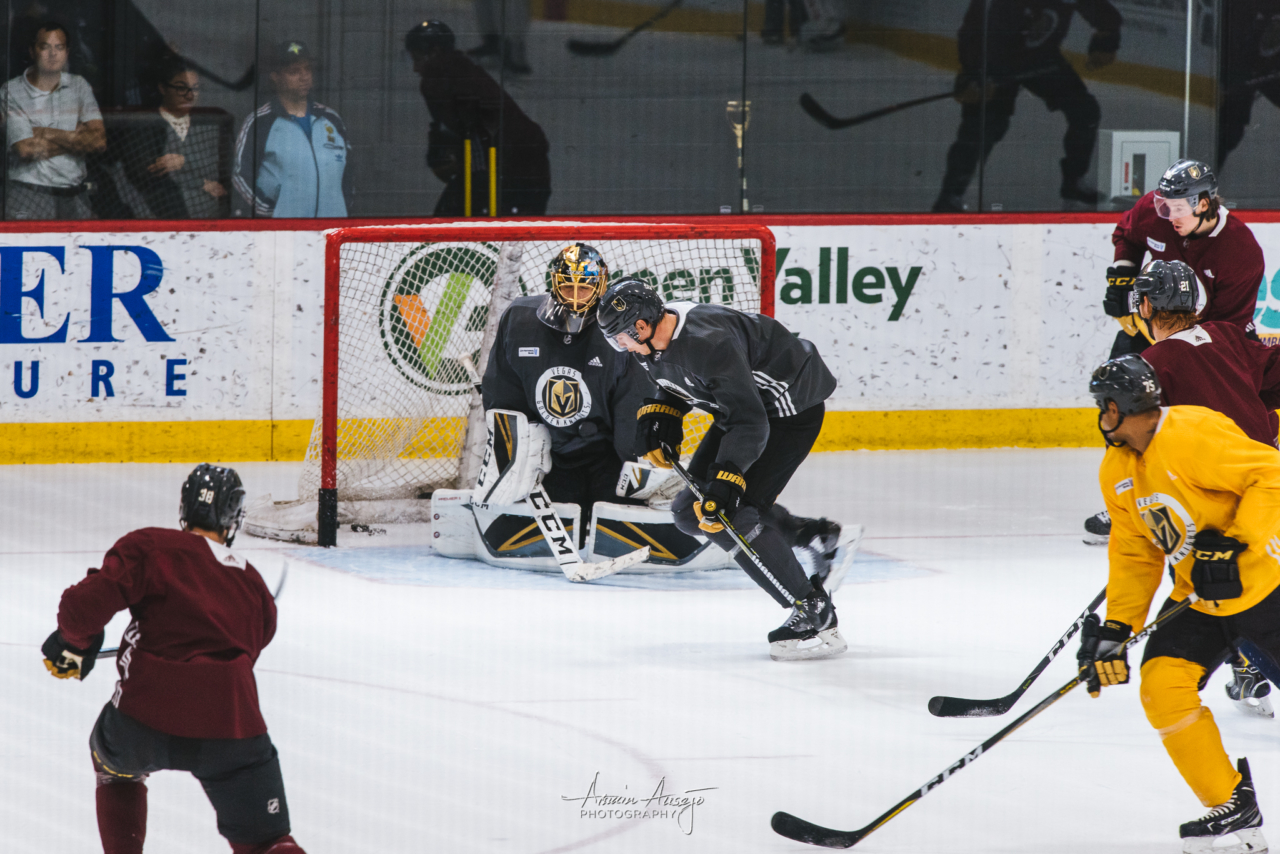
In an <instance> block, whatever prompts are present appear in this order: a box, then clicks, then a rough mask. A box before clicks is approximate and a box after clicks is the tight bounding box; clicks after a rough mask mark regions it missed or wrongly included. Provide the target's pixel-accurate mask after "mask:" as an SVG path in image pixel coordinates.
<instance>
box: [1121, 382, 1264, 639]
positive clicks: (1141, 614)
mask: <svg viewBox="0 0 1280 854" xmlns="http://www.w3.org/2000/svg"><path fill="white" fill-rule="evenodd" d="M1098 480H1099V483H1100V485H1101V487H1102V495H1103V497H1104V498H1105V499H1106V502H1107V510H1108V511H1109V512H1110V513H1111V540H1110V544H1109V546H1108V557H1109V558H1110V562H1111V575H1110V578H1109V580H1108V581H1107V619H1108V620H1118V621H1120V622H1122V623H1127V624H1128V625H1130V626H1131V627H1133V629H1134V630H1135V631H1136V630H1137V629H1138V628H1139V627H1140V626H1142V625H1143V624H1144V623H1146V619H1147V612H1148V611H1149V610H1150V607H1151V599H1152V597H1154V596H1155V593H1156V589H1157V588H1158V587H1159V586H1160V581H1161V579H1162V577H1163V574H1164V566H1165V561H1166V560H1167V561H1168V562H1169V564H1170V565H1172V566H1173V569H1174V576H1175V585H1174V591H1173V598H1174V599H1175V600H1178V601H1181V600H1182V599H1185V598H1186V597H1187V596H1188V595H1190V593H1191V592H1192V589H1193V588H1192V584H1191V567H1192V566H1193V565H1194V563H1195V558H1194V557H1192V550H1193V545H1194V542H1195V535H1196V533H1197V532H1199V531H1205V530H1210V529H1212V530H1216V531H1220V532H1222V533H1223V534H1226V535H1227V536H1228V537H1235V538H1236V539H1238V540H1240V541H1241V542H1242V543H1244V544H1245V545H1246V546H1247V547H1248V548H1247V549H1246V550H1245V551H1244V552H1242V553H1241V554H1240V557H1239V562H1240V579H1241V581H1242V582H1243V584H1244V594H1243V595H1242V596H1240V597H1239V598H1237V599H1224V600H1222V601H1217V602H1215V601H1201V602H1197V603H1195V604H1194V605H1192V607H1193V608H1195V609H1196V610H1197V611H1203V612H1204V613H1206V614H1215V615H1219V616H1228V615H1231V614H1238V613H1240V612H1241V611H1244V610H1246V609H1248V608H1251V607H1253V606H1254V605H1256V604H1258V602H1260V601H1262V599H1264V598H1265V597H1266V596H1267V594H1269V593H1271V591H1272V590H1274V589H1275V588H1276V586H1277V585H1280V451H1277V450H1276V449H1275V448H1273V447H1270V446H1268V445H1263V444H1262V443H1260V442H1255V441H1253V440H1252V439H1250V438H1248V437H1247V436H1245V435H1244V433H1243V432H1241V431H1240V428H1239V427H1237V426H1236V425H1235V422H1233V421H1232V420H1231V419H1230V418H1227V417H1226V416H1225V415H1223V414H1221V413H1219V412H1214V411H1213V410H1212V409H1206V408H1204V407H1203V406H1170V407H1167V408H1164V409H1162V410H1161V415H1160V422H1159V426H1158V427H1157V429H1156V434H1155V436H1154V437H1153V438H1152V440H1151V444H1150V445H1148V446H1147V450H1146V451H1145V452H1144V453H1141V454H1139V453H1138V452H1137V451H1134V450H1133V449H1132V448H1129V447H1123V448H1108V449H1107V455H1106V457H1104V458H1103V460H1102V468H1101V470H1099V472H1098Z"/></svg>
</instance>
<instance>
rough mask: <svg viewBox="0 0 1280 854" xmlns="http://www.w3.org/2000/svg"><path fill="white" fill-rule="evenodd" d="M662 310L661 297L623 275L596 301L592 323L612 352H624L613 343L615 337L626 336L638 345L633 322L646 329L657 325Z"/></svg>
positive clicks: (663, 308) (638, 340) (634, 279)
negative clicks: (643, 324) (647, 325)
mask: <svg viewBox="0 0 1280 854" xmlns="http://www.w3.org/2000/svg"><path fill="white" fill-rule="evenodd" d="M665 311H666V306H665V305H664V304H663V302H662V297H660V296H658V294H657V292H656V291H654V290H653V289H652V288H650V287H649V286H648V285H646V284H645V283H644V282H642V281H640V280H639V279H637V278H635V277H634V276H624V277H623V278H621V279H619V280H618V281H616V282H614V283H613V284H612V285H610V286H609V290H607V291H605V292H604V296H602V297H601V298H600V305H599V307H597V308H596V321H597V322H598V323H599V324H600V331H601V332H603V333H604V337H605V340H607V341H608V342H609V345H610V346H611V347H613V349H615V350H625V349H626V348H624V347H623V346H622V345H620V344H619V343H618V342H617V337H618V336H619V335H624V334H625V335H630V336H631V337H632V338H634V339H635V340H636V341H637V342H640V337H639V335H637V333H636V321H638V320H643V321H644V322H645V323H647V324H649V326H650V327H654V326H657V325H658V321H659V320H661V319H662V315H663V313H664V312H665ZM640 343H644V342H640Z"/></svg>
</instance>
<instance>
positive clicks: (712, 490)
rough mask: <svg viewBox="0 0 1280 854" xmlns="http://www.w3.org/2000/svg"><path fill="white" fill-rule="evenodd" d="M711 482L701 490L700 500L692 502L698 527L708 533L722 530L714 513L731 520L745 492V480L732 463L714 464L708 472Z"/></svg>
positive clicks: (721, 525)
mask: <svg viewBox="0 0 1280 854" xmlns="http://www.w3.org/2000/svg"><path fill="white" fill-rule="evenodd" d="M709 475H710V477H711V482H710V483H708V484H707V488H706V489H704V490H702V500H701V501H695V502H693V512H694V514H695V515H696V516H697V517H698V527H699V528H701V529H702V530H704V531H706V532H707V533H708V534H715V533H718V532H720V531H723V530H724V525H723V524H721V523H720V519H718V518H717V517H716V514H717V513H718V514H720V515H721V516H723V517H724V519H725V521H727V522H733V517H734V514H736V513H737V512H738V507H739V506H740V505H741V504H742V496H743V495H745V494H746V492H747V481H746V478H744V477H743V476H742V472H740V471H738V467H737V466H735V465H734V464H733V463H724V464H723V465H714V466H712V467H711V470H710V472H709Z"/></svg>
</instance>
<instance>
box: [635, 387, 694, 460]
mask: <svg viewBox="0 0 1280 854" xmlns="http://www.w3.org/2000/svg"><path fill="white" fill-rule="evenodd" d="M690 408H691V407H689V406H687V405H685V404H682V403H677V402H676V401H670V400H658V399H656V398H652V397H646V398H645V399H644V406H641V407H640V409H639V411H637V412H636V447H635V451H636V457H637V458H638V459H642V460H648V461H649V462H650V463H652V464H653V465H655V466H657V467H658V468H664V469H669V468H671V463H670V462H668V461H667V455H666V454H665V453H663V451H662V446H663V445H666V446H667V447H668V448H671V449H672V450H673V451H675V452H676V453H679V452H680V443H681V442H683V441H684V416H685V413H686V412H688V411H689V409H690Z"/></svg>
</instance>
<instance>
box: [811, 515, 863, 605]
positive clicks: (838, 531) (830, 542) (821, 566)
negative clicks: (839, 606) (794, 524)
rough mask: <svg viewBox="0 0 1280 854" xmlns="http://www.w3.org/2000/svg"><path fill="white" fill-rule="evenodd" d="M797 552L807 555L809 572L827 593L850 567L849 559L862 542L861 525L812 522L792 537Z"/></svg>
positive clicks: (821, 521)
mask: <svg viewBox="0 0 1280 854" xmlns="http://www.w3.org/2000/svg"><path fill="white" fill-rule="evenodd" d="M796 541H797V543H798V544H799V545H798V546H797V548H798V549H800V550H801V551H803V552H805V553H806V554H808V555H809V560H810V562H811V563H812V565H813V573H814V575H816V576H818V578H819V579H821V581H822V586H823V588H824V589H825V590H826V591H827V593H828V594H832V593H835V592H836V591H837V590H838V589H840V584H841V583H842V582H843V581H844V577H845V576H846V575H847V574H848V573H849V568H850V567H851V566H853V556H854V555H855V554H857V552H858V543H860V542H862V526H861V525H849V526H847V527H846V526H842V525H840V524H839V523H837V522H832V521H831V520H830V519H816V520H813V521H811V522H809V523H807V524H806V525H805V526H804V527H802V528H801V529H800V531H799V533H798V534H797V535H796Z"/></svg>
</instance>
